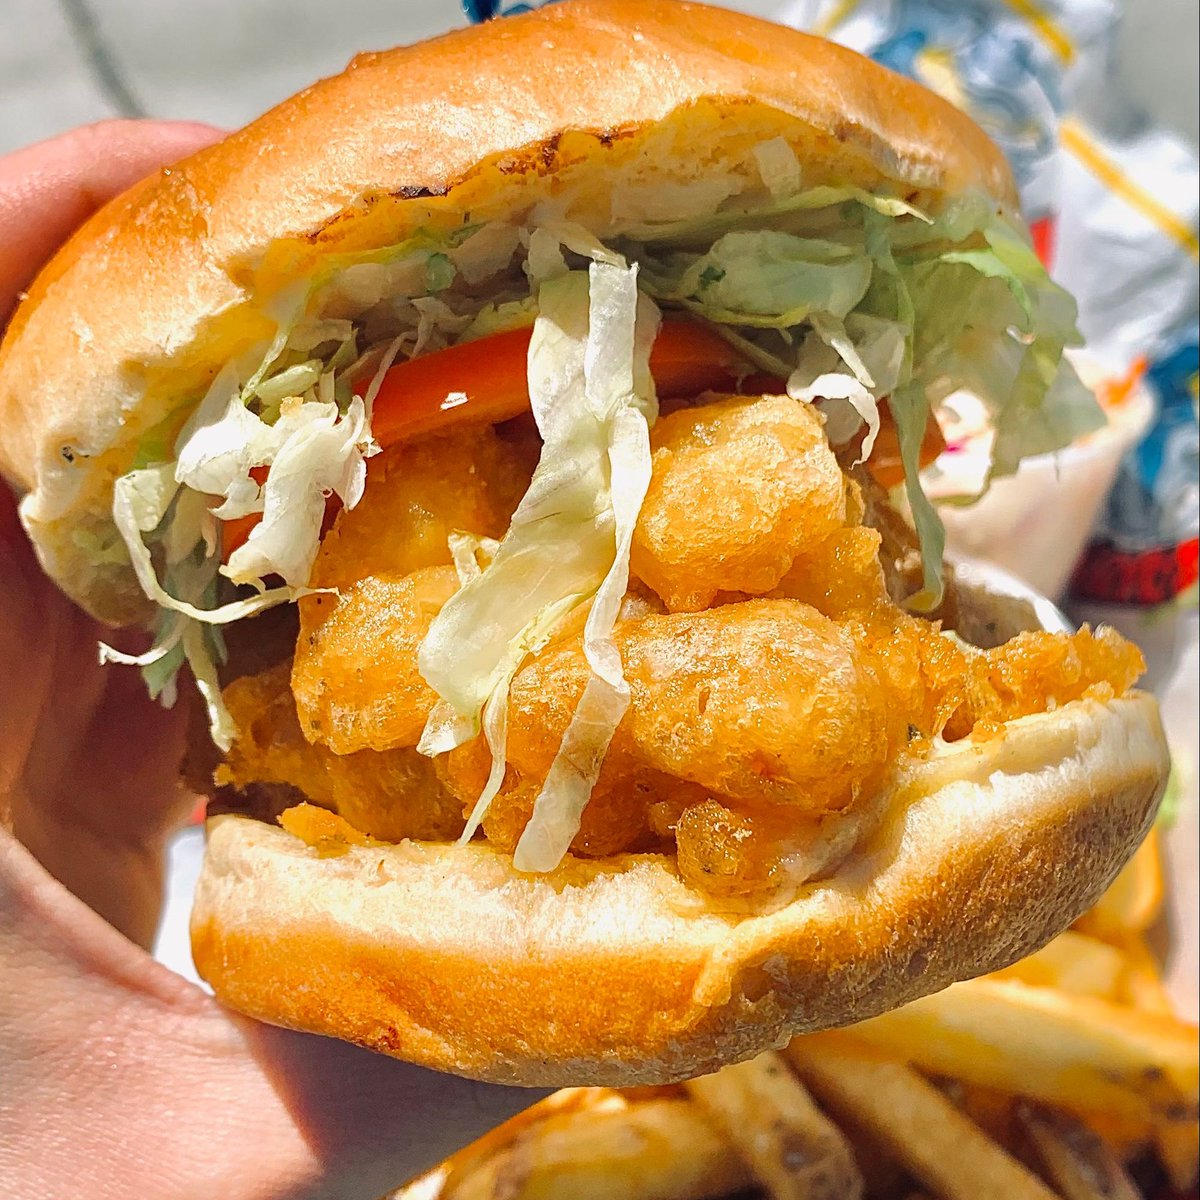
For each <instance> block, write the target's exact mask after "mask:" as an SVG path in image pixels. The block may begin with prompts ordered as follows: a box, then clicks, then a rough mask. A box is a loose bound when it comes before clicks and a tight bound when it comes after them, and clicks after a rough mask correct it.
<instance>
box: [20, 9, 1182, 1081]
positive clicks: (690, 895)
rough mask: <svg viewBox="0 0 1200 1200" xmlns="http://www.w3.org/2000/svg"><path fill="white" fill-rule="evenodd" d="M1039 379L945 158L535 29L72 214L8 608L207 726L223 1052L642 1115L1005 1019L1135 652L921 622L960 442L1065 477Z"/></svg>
mask: <svg viewBox="0 0 1200 1200" xmlns="http://www.w3.org/2000/svg"><path fill="white" fill-rule="evenodd" d="M1076 340H1077V334H1076V331H1075V328H1074V305H1073V303H1072V301H1071V299H1070V297H1069V296H1067V295H1066V294H1065V293H1064V292H1063V291H1062V290H1061V289H1060V288H1058V287H1057V286H1056V285H1055V284H1054V283H1053V282H1052V281H1051V280H1050V279H1049V278H1048V277H1047V275H1046V273H1045V271H1044V270H1043V268H1042V266H1041V264H1040V263H1039V261H1038V259H1037V258H1036V256H1035V255H1034V253H1033V252H1032V250H1031V249H1030V246H1029V242H1028V237H1027V234H1026V231H1025V228H1024V226H1023V225H1022V223H1021V219H1020V215H1019V212H1018V208H1017V202H1016V197H1015V193H1014V188H1013V183H1012V179H1011V176H1010V174H1009V171H1008V168H1007V166H1006V164H1005V163H1004V161H1003V159H1002V158H1001V156H1000V155H999V153H998V151H997V150H996V149H995V147H994V146H993V145H992V144H991V143H990V142H989V141H988V139H987V138H986V137H985V135H984V134H983V133H982V132H981V131H980V130H979V129H978V128H977V127H976V126H975V125H974V124H973V123H972V122H971V121H970V120H969V118H967V117H965V116H964V115H963V114H961V113H959V112H957V111H956V110H954V109H953V108H951V107H950V106H948V105H947V104H945V103H944V102H943V101H941V100H940V99H938V98H937V97H935V96H934V95H932V94H930V93H928V92H926V91H925V90H923V89H922V88H921V87H920V86H918V85H916V84H914V83H912V82H910V81H908V80H905V79H902V78H900V77H898V76H896V75H893V74H891V73H890V72H888V71H887V70H885V69H883V68H882V67H880V66H878V65H876V64H874V63H872V62H870V61H868V60H866V59H863V58H861V57H859V56H858V55H856V54H854V53H852V52H850V51H847V50H845V49H842V48H840V47H837V46H835V45H832V44H828V43H825V42H823V41H821V40H819V39H816V38H812V37H808V36H805V35H803V34H801V33H798V32H795V31H793V30H789V29H783V28H778V27H776V26H774V25H771V24H768V23H765V22H762V21H758V20H754V19H751V18H749V17H745V16H741V15H737V14H734V13H732V12H728V11H725V10H721V9H713V8H707V7H702V6H699V5H690V4H683V3H677V2H676V0H637V2H634V0H566V2H565V3H561V4H555V5H552V6H550V7H547V8H545V9H542V10H539V11H536V12H533V13H529V14H526V15H521V16H517V17H512V18H507V19H505V20H503V21H498V22H493V23H491V24H488V25H485V26H480V27H475V28H472V29H468V30H463V31H460V32H455V33H452V34H450V35H448V36H445V37H442V38H439V39H435V40H433V41H430V42H427V43H423V44H420V45H416V46H412V47H407V48H402V49H398V50H393V51H389V52H386V53H382V54H374V55H364V56H362V57H359V58H357V59H355V61H354V62H353V63H352V64H351V65H350V67H349V69H348V70H347V71H346V72H345V73H344V74H343V75H340V76H338V77H336V78H333V79H329V80H326V81H324V82H322V83H319V84H317V85H316V86H314V87H312V88H310V89H308V90H306V91H305V92H302V93H301V94H300V95H299V96H297V97H295V98H294V99H292V100H290V101H287V102H286V103H284V104H283V105H281V106H280V107H279V108H277V109H275V110H274V111H273V112H270V113H268V114H267V115H266V116H264V117H262V118H261V119H259V120H257V121H255V122H254V123H252V124H251V125H249V126H248V127H247V128H246V129H243V130H242V131H240V132H238V133H235V134H233V135H232V136H230V137H229V138H227V139H226V140H225V141H224V142H222V143H221V144H219V145H216V146H214V147H212V148H210V149H207V150H204V151H202V152H200V153H199V154H197V155H195V156H194V157H192V158H190V159H188V160H186V161H185V162H183V163H180V164H179V165H178V166H176V167H174V168H172V169H170V170H168V171H164V172H163V173H162V174H161V175H159V176H156V177H154V178H152V179H149V180H147V181H145V182H143V183H142V184H140V185H138V186H136V187H135V188H133V189H132V190H131V191H130V192H128V193H126V194H125V195H124V196H122V197H120V198H118V199H117V200H115V201H114V202H112V203H111V204H110V205H108V206H107V207H106V208H105V209H103V210H102V211H101V212H100V213H99V214H98V215H97V216H95V217H94V218H93V219H92V220H91V221H89V222H88V223H87V224H86V225H85V226H84V227H83V228H82V229H81V230H80V231H79V232H78V233H77V234H76V235H75V236H74V237H73V239H72V240H71V241H70V242H69V243H68V244H67V245H66V246H65V247H64V248H63V249H62V250H61V251H60V253H59V254H58V256H57V257H56V258H55V259H54V260H53V261H52V262H51V263H50V265H49V266H48V267H47V268H46V269H45V271H44V272H43V274H42V275H41V277H40V278H39V279H38V280H37V281H36V282H35V284H34V285H33V286H32V288H31V289H30V292H29V296H28V299H26V300H25V301H24V303H23V304H22V305H21V307H20V308H19V309H18V311H17V313H16V314H15V316H14V319H13V321H12V323H11V326H10V328H9V329H8V331H7V334H6V337H5V340H4V343H3V348H2V350H0V405H2V406H3V412H4V421H3V426H2V429H0V462H2V464H3V467H4V471H5V473H6V475H7V476H8V478H9V479H10V480H11V481H12V482H13V483H14V485H15V486H16V487H17V488H18V489H19V490H20V492H21V493H22V495H23V499H22V501H21V513H22V517H23V520H24V522H25V525H26V527H27V529H28V530H29V532H30V534H31V536H32V538H33V540H34V542H35V544H36V546H37V549H38V552H39V554H40V556H41V560H42V562H43V564H44V565H45V567H46V569H47V571H48V572H49V573H50V574H51V575H52V576H53V577H54V578H55V579H56V580H58V582H59V583H60V584H61V586H62V587H63V588H64V589H65V590H66V591H67V592H68V593H69V594H70V595H71V596H72V597H74V598H75V599H76V600H77V601H78V602H79V603H80V604H81V605H83V606H84V607H85V608H87V609H88V610H89V611H90V612H92V613H94V614H96V615H97V616H99V617H101V618H103V619H105V620H106V621H108V622H110V623H111V624H113V625H122V624H128V623H130V622H142V623H145V624H146V625H147V626H148V627H149V628H150V629H151V630H152V632H153V644H152V645H151V647H150V649H149V650H147V651H146V653H144V654H142V655H138V656H129V655H124V654H120V653H118V652H117V651H115V650H111V649H108V648H107V647H105V648H102V650H101V653H102V654H103V655H104V656H105V657H107V658H108V659H111V660H115V661H117V662H118V663H120V662H127V663H131V664H133V665H136V666H139V667H140V668H141V669H142V671H143V672H144V673H145V676H146V680H147V684H148V686H149V688H150V690H151V692H152V693H153V694H154V695H156V696H159V697H160V698H161V699H163V700H164V702H167V703H171V702H174V701H175V699H176V695H177V693H178V694H180V695H183V694H189V695H190V694H193V693H192V689H191V686H190V684H189V683H188V682H187V681H188V679H189V678H190V680H191V682H192V683H194V685H195V689H196V690H197V691H198V693H199V695H200V696H201V697H202V699H203V702H204V704H203V711H204V713H205V714H206V715H205V717H204V719H203V720H202V721H200V722H199V723H198V728H197V733H196V736H195V737H194V739H193V747H192V750H191V751H190V753H189V761H188V766H187V770H188V775H189V778H191V779H193V780H194V781H195V783H196V785H197V786H198V787H200V788H202V789H203V790H204V791H205V792H206V793H208V794H209V795H210V796H211V798H212V800H211V803H210V809H209V811H210V814H211V815H210V820H209V824H208V844H207V854H206V863H205V867H204V871H203V876H202V878H201V880H200V884H199V889H198V892H197V896H196V903H195V909H194V913H193V918H192V939H193V950H194V956H195V960H196V963H197V966H198V968H199V970H200V972H201V974H202V975H203V976H204V977H205V978H206V979H207V980H208V981H209V983H210V984H211V985H212V987H213V988H214V990H215V992H216V994H217V995H218V996H219V997H220V998H221V999H222V1000H224V1001H225V1002H226V1003H228V1004H230V1005H232V1006H233V1007H235V1008H237V1009H240V1010H241V1011H243V1012H246V1013H249V1014H251V1015H253V1016H256V1017H259V1018H261V1019H263V1020H266V1021H271V1022H275V1023H278V1024H282V1025H287V1026H292V1027H295V1028H299V1029H306V1030H313V1031H317V1032H321V1033H326V1034H331V1035H334V1036H337V1037H341V1038H346V1039H349V1040H352V1041H355V1042H358V1043H360V1044H363V1045H366V1046H370V1047H373V1048H375V1049H377V1050H380V1051H383V1052H385V1053H389V1054H393V1055H397V1056H400V1057H403V1058H406V1059H409V1060H411V1061H413V1062H417V1063H421V1064H425V1065H428V1066H432V1067H436V1068H440V1069H445V1070H451V1071H456V1072H460V1073H462V1074H466V1075H470V1076H475V1077H478V1078H481V1079H490V1080H497V1081H505V1082H510V1083H520V1084H539V1085H561V1084H583V1083H590V1084H621V1085H628V1084H634V1083H641V1082H647V1083H649V1082H663V1081H667V1080H675V1079H680V1078H684V1077H688V1076H692V1075H696V1074H700V1073H704V1072H709V1071H712V1070H714V1069H716V1068H718V1067H719V1066H721V1065H722V1064H725V1063H728V1062H732V1061H735V1060H738V1059H743V1058H747V1057H749V1056H751V1055H753V1054H756V1053H758V1052H760V1051H761V1050H763V1049H764V1048H767V1047H770V1046H773V1045H778V1044H780V1043H781V1041H782V1040H784V1039H786V1038H787V1037H788V1036H789V1035H791V1034H793V1033H796V1032H803V1031H808V1030H815V1029H820V1028H825V1027H829V1026H834V1025H839V1024H845V1023H848V1022H851V1021H857V1020H861V1019H864V1018H866V1017H870V1016H872V1015H875V1014H877V1013H880V1012H883V1011H885V1010H887V1009H890V1008H892V1007H895V1006H896V1005H899V1004H902V1003H905V1002H907V1001H909V1000H911V999H914V998H916V997H918V996H920V995H923V994H927V993H930V992H932V991H935V990H937V989H940V988H942V987H944V986H946V985H947V984H949V983H951V982H952V981H954V980H958V979H962V978H965V977H968V976H972V975H976V974H980V973H983V972H987V971H992V970H995V969H998V968H1000V967H1003V966H1005V965H1006V964H1008V963H1010V962H1012V961H1014V960H1015V959H1017V958H1019V957H1020V956H1022V955H1024V954H1026V953H1028V952H1029V951H1031V950H1033V949H1034V948H1035V947H1037V946H1039V945H1041V944H1042V943H1044V942H1046V941H1047V940H1048V939H1050V938H1051V937H1053V936H1054V935H1056V934H1057V933H1058V932H1060V931H1061V930H1062V929H1064V928H1065V927H1066V926H1068V925H1069V924H1070V923H1071V922H1072V921H1073V920H1074V919H1075V918H1076V917H1077V916H1078V915H1079V914H1080V913H1082V912H1083V911H1084V910H1085V909H1086V908H1088V907H1089V906H1090V905H1091V904H1092V902H1093V901H1094V900H1095V899H1096V897H1097V896H1098V895H1099V894H1100V893H1101V892H1102V891H1103V889H1104V888H1105V887H1106V885H1107V884H1108V883H1109V882H1110V881H1111V880H1112V879H1113V877H1114V876H1115V875H1116V873H1117V871H1118V870H1119V869H1120V867H1121V866H1122V864H1123V863H1124V862H1125V861H1126V859H1127V858H1128V857H1129V855H1130V854H1131V853H1132V851H1133V849H1134V848H1135V847H1136V846H1137V844H1138V842H1139V841H1140V839H1141V838H1142V837H1143V836H1144V834H1145V833H1146V831H1147V829H1148V828H1149V825H1150V823H1151V822H1152V820H1153V817H1154V813H1155V809H1156V806H1157V803H1158V801H1159V798H1160V796H1161V793H1162V790H1163V786H1164V781H1165V777H1166V772H1167V755H1166V750H1165V744H1164V740H1163V734H1162V730H1161V726H1160V723H1159V717H1158V713H1157V709H1156V706H1155V703H1154V701H1153V700H1152V699H1151V698H1150V697H1149V696H1147V695H1145V694H1143V693H1141V692H1139V691H1137V690H1136V689H1135V687H1134V685H1135V683H1136V680H1137V678H1138V676H1139V674H1140V673H1141V671H1142V670H1143V667H1144V664H1143V662H1142V659H1141V656H1140V654H1139V652H1138V651H1137V649H1136V648H1135V647H1133V646H1131V645H1130V644H1128V643H1127V642H1125V641H1124V640H1123V639H1122V638H1120V637H1119V636H1118V635H1117V634H1116V633H1115V632H1113V631H1112V630H1109V629H1104V628H1101V629H1098V630H1091V629H1087V628H1084V629H1081V630H1079V631H1077V632H1069V631H1062V632H1050V631H1045V630H1024V631H1021V625H1022V622H1021V620H1020V619H1019V614H1017V616H1014V613H1013V611H1012V609H1011V605H1009V606H1006V605H1005V603H1004V602H1002V601H998V600H996V599H995V598H994V597H989V596H987V595H986V593H981V592H980V591H979V589H977V588H975V589H973V588H970V587H966V586H963V585H962V584H960V583H958V582H956V578H955V575H954V573H953V571H951V570H949V569H948V568H947V567H946V566H945V564H944V563H943V561H942V559H943V554H942V549H943V546H942V543H943V536H942V530H941V525H940V522H939V520H938V517H937V514H936V512H935V510H934V509H933V507H932V506H931V505H930V503H929V502H928V500H927V499H926V498H925V496H924V493H923V492H922V490H921V484H920V477H919V472H920V468H921V466H922V464H923V463H926V462H927V461H929V459H930V458H931V457H932V456H934V455H936V453H937V452H938V450H939V449H940V446H941V442H940V438H939V432H938V423H937V412H938V407H939V404H940V402H941V401H942V400H943V399H944V398H945V397H946V396H948V395H949V394H950V393H951V392H953V391H955V390H957V389H959V388H964V387H966V388H969V389H970V390H971V391H972V392H973V393H974V394H975V395H976V396H978V397H979V400H980V402H981V403H982V404H983V405H984V406H985V407H986V408H987V410H988V412H989V413H990V416H991V420H992V422H993V425H994V428H995V431H996V437H995V442H994V451H993V461H992V464H991V473H992V474H993V475H1001V474H1004V473H1007V472H1011V471H1012V470H1014V469H1015V467H1016V464H1017V463H1018V462H1019V461H1020V459H1021V458H1022V456H1024V455H1028V454H1034V453H1042V452H1046V451H1049V450H1053V449H1055V448H1056V447H1059V446H1062V445H1064V444H1066V443H1067V442H1068V441H1069V440H1071V439H1072V438H1073V437H1075V436H1078V435H1079V434H1080V433H1081V432H1084V431H1086V430H1088V429H1090V428H1093V427H1095V425H1096V424H1098V423H1099V422H1100V421H1101V420H1102V417H1101V416H1100V414H1099V412H1098V410H1097V408H1096V405H1095V402H1094V400H1093V399H1092V397H1091V395H1090V394H1089V393H1088V392H1087V390H1086V389H1085V388H1083V387H1082V386H1081V385H1080V383H1079V381H1078V379H1077V378H1076V377H1075V375H1074V373H1073V371H1072V370H1071V368H1070V365H1069V363H1068V362H1067V361H1066V359H1064V357H1063V351H1064V347H1067V346H1069V345H1071V344H1073V343H1074V342H1075V341H1076ZM899 497H903V498H904V504H903V507H904V508H905V509H906V510H907V513H908V515H907V516H901V515H900V513H899V512H898V510H897V506H896V503H895V501H896V500H897V498H899ZM1010 635H1011V636H1010ZM113 669H118V668H117V667H114V668H113Z"/></svg>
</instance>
